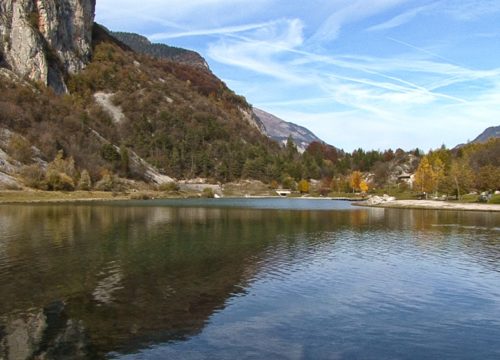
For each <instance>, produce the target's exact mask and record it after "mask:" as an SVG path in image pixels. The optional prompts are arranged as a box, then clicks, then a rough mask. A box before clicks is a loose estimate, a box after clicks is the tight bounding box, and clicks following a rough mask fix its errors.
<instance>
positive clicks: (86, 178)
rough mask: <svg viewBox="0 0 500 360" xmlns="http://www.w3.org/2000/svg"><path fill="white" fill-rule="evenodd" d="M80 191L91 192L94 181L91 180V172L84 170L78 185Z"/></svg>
mask: <svg viewBox="0 0 500 360" xmlns="http://www.w3.org/2000/svg"><path fill="white" fill-rule="evenodd" d="M77 188H78V190H85V191H89V190H90V189H91V188H92V180H91V179H90V175H89V172H88V171H87V170H83V171H82V173H81V175H80V180H79V181H78V185H77Z"/></svg>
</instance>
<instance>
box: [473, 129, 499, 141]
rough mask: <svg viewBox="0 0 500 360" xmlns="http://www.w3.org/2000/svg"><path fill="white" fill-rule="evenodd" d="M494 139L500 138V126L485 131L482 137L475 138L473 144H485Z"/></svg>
mask: <svg viewBox="0 0 500 360" xmlns="http://www.w3.org/2000/svg"><path fill="white" fill-rule="evenodd" d="M492 138H500V125H499V126H492V127H489V128H487V129H486V130H484V131H483V132H482V133H481V135H479V136H478V137H477V138H475V139H474V140H473V141H472V142H473V143H484V142H487V141H488V140H489V139H492Z"/></svg>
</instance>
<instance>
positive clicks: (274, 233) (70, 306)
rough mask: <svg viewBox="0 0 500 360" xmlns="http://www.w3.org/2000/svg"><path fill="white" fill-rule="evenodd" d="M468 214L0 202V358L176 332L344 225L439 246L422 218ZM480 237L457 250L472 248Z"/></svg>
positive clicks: (117, 345) (329, 239)
mask: <svg viewBox="0 0 500 360" xmlns="http://www.w3.org/2000/svg"><path fill="white" fill-rule="evenodd" d="M470 215H471V216H472V217H469V218H465V217H464V218H460V216H461V215H457V214H456V213H453V212H450V213H440V214H438V213H437V212H423V211H422V212H408V211H407V212H405V211H397V210H383V209H356V210H352V211H338V212H335V211H323V212H311V211H273V210H266V211H262V210H248V209H247V210H245V209H208V208H166V207H125V206H123V207H121V206H36V207H27V206H26V207H24V206H11V207H9V208H5V207H0V227H1V228H2V229H3V230H2V233H1V234H2V235H1V236H0V249H2V253H0V254H1V255H0V293H1V294H2V296H3V299H2V302H0V323H3V324H4V325H3V328H0V357H1V356H3V357H4V358H6V359H13V358H28V357H29V356H31V355H34V354H35V353H40V354H42V353H43V354H49V353H50V354H52V355H51V357H49V358H55V359H57V358H67V357H64V356H66V355H64V354H67V353H64V352H63V351H62V350H61V349H66V350H68V349H72V351H75V353H77V354H78V353H80V354H86V355H88V356H90V355H89V354H93V353H92V351H95V352H96V353H97V354H99V355H100V356H104V354H106V353H108V352H112V351H115V352H126V353H128V352H134V351H137V350H139V349H141V348H144V347H147V346H149V345H151V344H155V343H160V342H161V343H165V342H169V341H173V340H182V339H186V338H188V337H190V336H193V335H195V334H197V333H199V332H200V331H201V330H202V329H203V328H204V326H205V324H206V323H207V322H209V321H210V318H211V316H212V315H213V314H214V313H215V312H218V311H220V310H221V309H223V308H224V307H225V306H226V305H225V304H227V303H228V299H230V298H231V297H232V296H235V295H237V294H241V293H242V292H244V291H245V289H246V288H248V286H249V284H250V283H251V282H252V281H253V280H254V279H257V278H258V277H259V276H261V275H259V274H262V273H263V272H266V271H270V269H275V268H276V267H278V266H282V265H283V264H284V263H286V262H293V261H297V259H299V260H300V261H303V262H307V261H308V259H311V258H312V257H314V254H315V252H319V251H321V249H322V248H323V247H324V246H327V245H328V246H332V243H335V242H336V241H342V239H343V238H342V234H343V233H345V232H350V233H351V234H352V233H353V232H354V233H359V234H360V235H361V233H366V232H371V233H374V234H376V233H377V232H387V231H388V232H392V233H393V234H394V236H392V237H391V239H393V240H391V241H397V234H398V233H400V232H401V231H405V230H408V229H410V230H412V231H417V232H418V231H420V230H421V231H422V232H423V233H428V232H430V233H431V236H422V237H420V238H421V241H422V243H416V244H415V246H423V247H428V246H431V247H436V248H439V247H440V246H446V245H445V244H440V243H439V237H438V236H434V235H436V234H438V232H437V231H442V230H436V229H435V228H433V227H432V224H434V223H445V224H446V223H457V222H461V223H465V224H467V223H469V222H470V223H476V224H477V223H478V224H481V223H482V224H483V225H484V226H489V225H491V223H494V222H495V221H496V219H497V218H495V217H494V216H496V215H492V216H493V217H492V218H490V220H488V217H487V216H486V217H485V216H482V214H478V215H473V214H470ZM3 225H5V227H4V226H3ZM446 231H448V230H446ZM449 231H456V230H453V229H450V230H449ZM305 234H308V235H307V236H304V235H305ZM310 234H335V236H309V235H310ZM420 238H419V239H420ZM394 239H395V240H394ZM433 239H434V240H433ZM419 241H420V240H419ZM424 241H427V242H424ZM356 246H358V245H356ZM368 246H369V245H368ZM479 246H482V245H481V244H480V243H479V244H475V245H474V246H471V247H468V248H467V247H466V248H465V250H464V251H470V252H471V253H473V254H476V256H478V258H480V257H481V256H482V255H481V254H482V253H481V250H480V249H479V250H478V247H479ZM467 249H469V250H467ZM496 256H498V257H500V254H496ZM484 262H485V263H486V262H487V261H484ZM54 300H57V301H56V302H55V303H54ZM47 304H56V305H50V306H47ZM58 304H59V305H58ZM30 309H45V310H34V311H33V310H30ZM47 309H56V310H57V309H59V310H57V311H56V310H52V313H56V314H58V315H57V316H55V315H52V318H50V317H49V316H48V315H47V314H48V313H50V312H48V310H47ZM50 319H52V320H50ZM54 319H55V320H54ZM54 324H56V325H57V326H56V325H54ZM47 333H48V334H49V335H47ZM43 339H50V340H43ZM21 343H24V344H28V345H29V346H28V347H26V348H29V349H31V350H30V351H31V354H28V356H24V355H26V354H25V353H23V354H21V355H23V356H18V355H19V353H16V352H15V350H14V352H13V350H12V349H13V348H14V346H13V345H12V344H21ZM62 343H64V347H63V348H61V344H62ZM40 349H42V350H40ZM82 356H84V355H82ZM92 356H94V355H92ZM72 358H74V357H72Z"/></svg>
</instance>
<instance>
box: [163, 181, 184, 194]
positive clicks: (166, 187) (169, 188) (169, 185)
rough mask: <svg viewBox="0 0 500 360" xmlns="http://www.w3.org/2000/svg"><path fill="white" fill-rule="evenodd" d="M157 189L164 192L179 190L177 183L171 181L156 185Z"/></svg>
mask: <svg viewBox="0 0 500 360" xmlns="http://www.w3.org/2000/svg"><path fill="white" fill-rule="evenodd" d="M158 190H160V191H166V192H176V191H179V190H180V187H179V185H178V184H177V183H175V182H173V181H172V182H168V183H164V184H161V185H160V186H158Z"/></svg>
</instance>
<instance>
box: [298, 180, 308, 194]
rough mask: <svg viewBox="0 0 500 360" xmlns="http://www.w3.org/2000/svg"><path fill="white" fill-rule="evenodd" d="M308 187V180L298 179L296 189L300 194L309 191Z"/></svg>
mask: <svg viewBox="0 0 500 360" xmlns="http://www.w3.org/2000/svg"><path fill="white" fill-rule="evenodd" d="M309 188H310V185H309V181H307V180H300V181H299V186H298V190H299V191H300V193H301V194H307V193H308V192H309Z"/></svg>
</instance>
